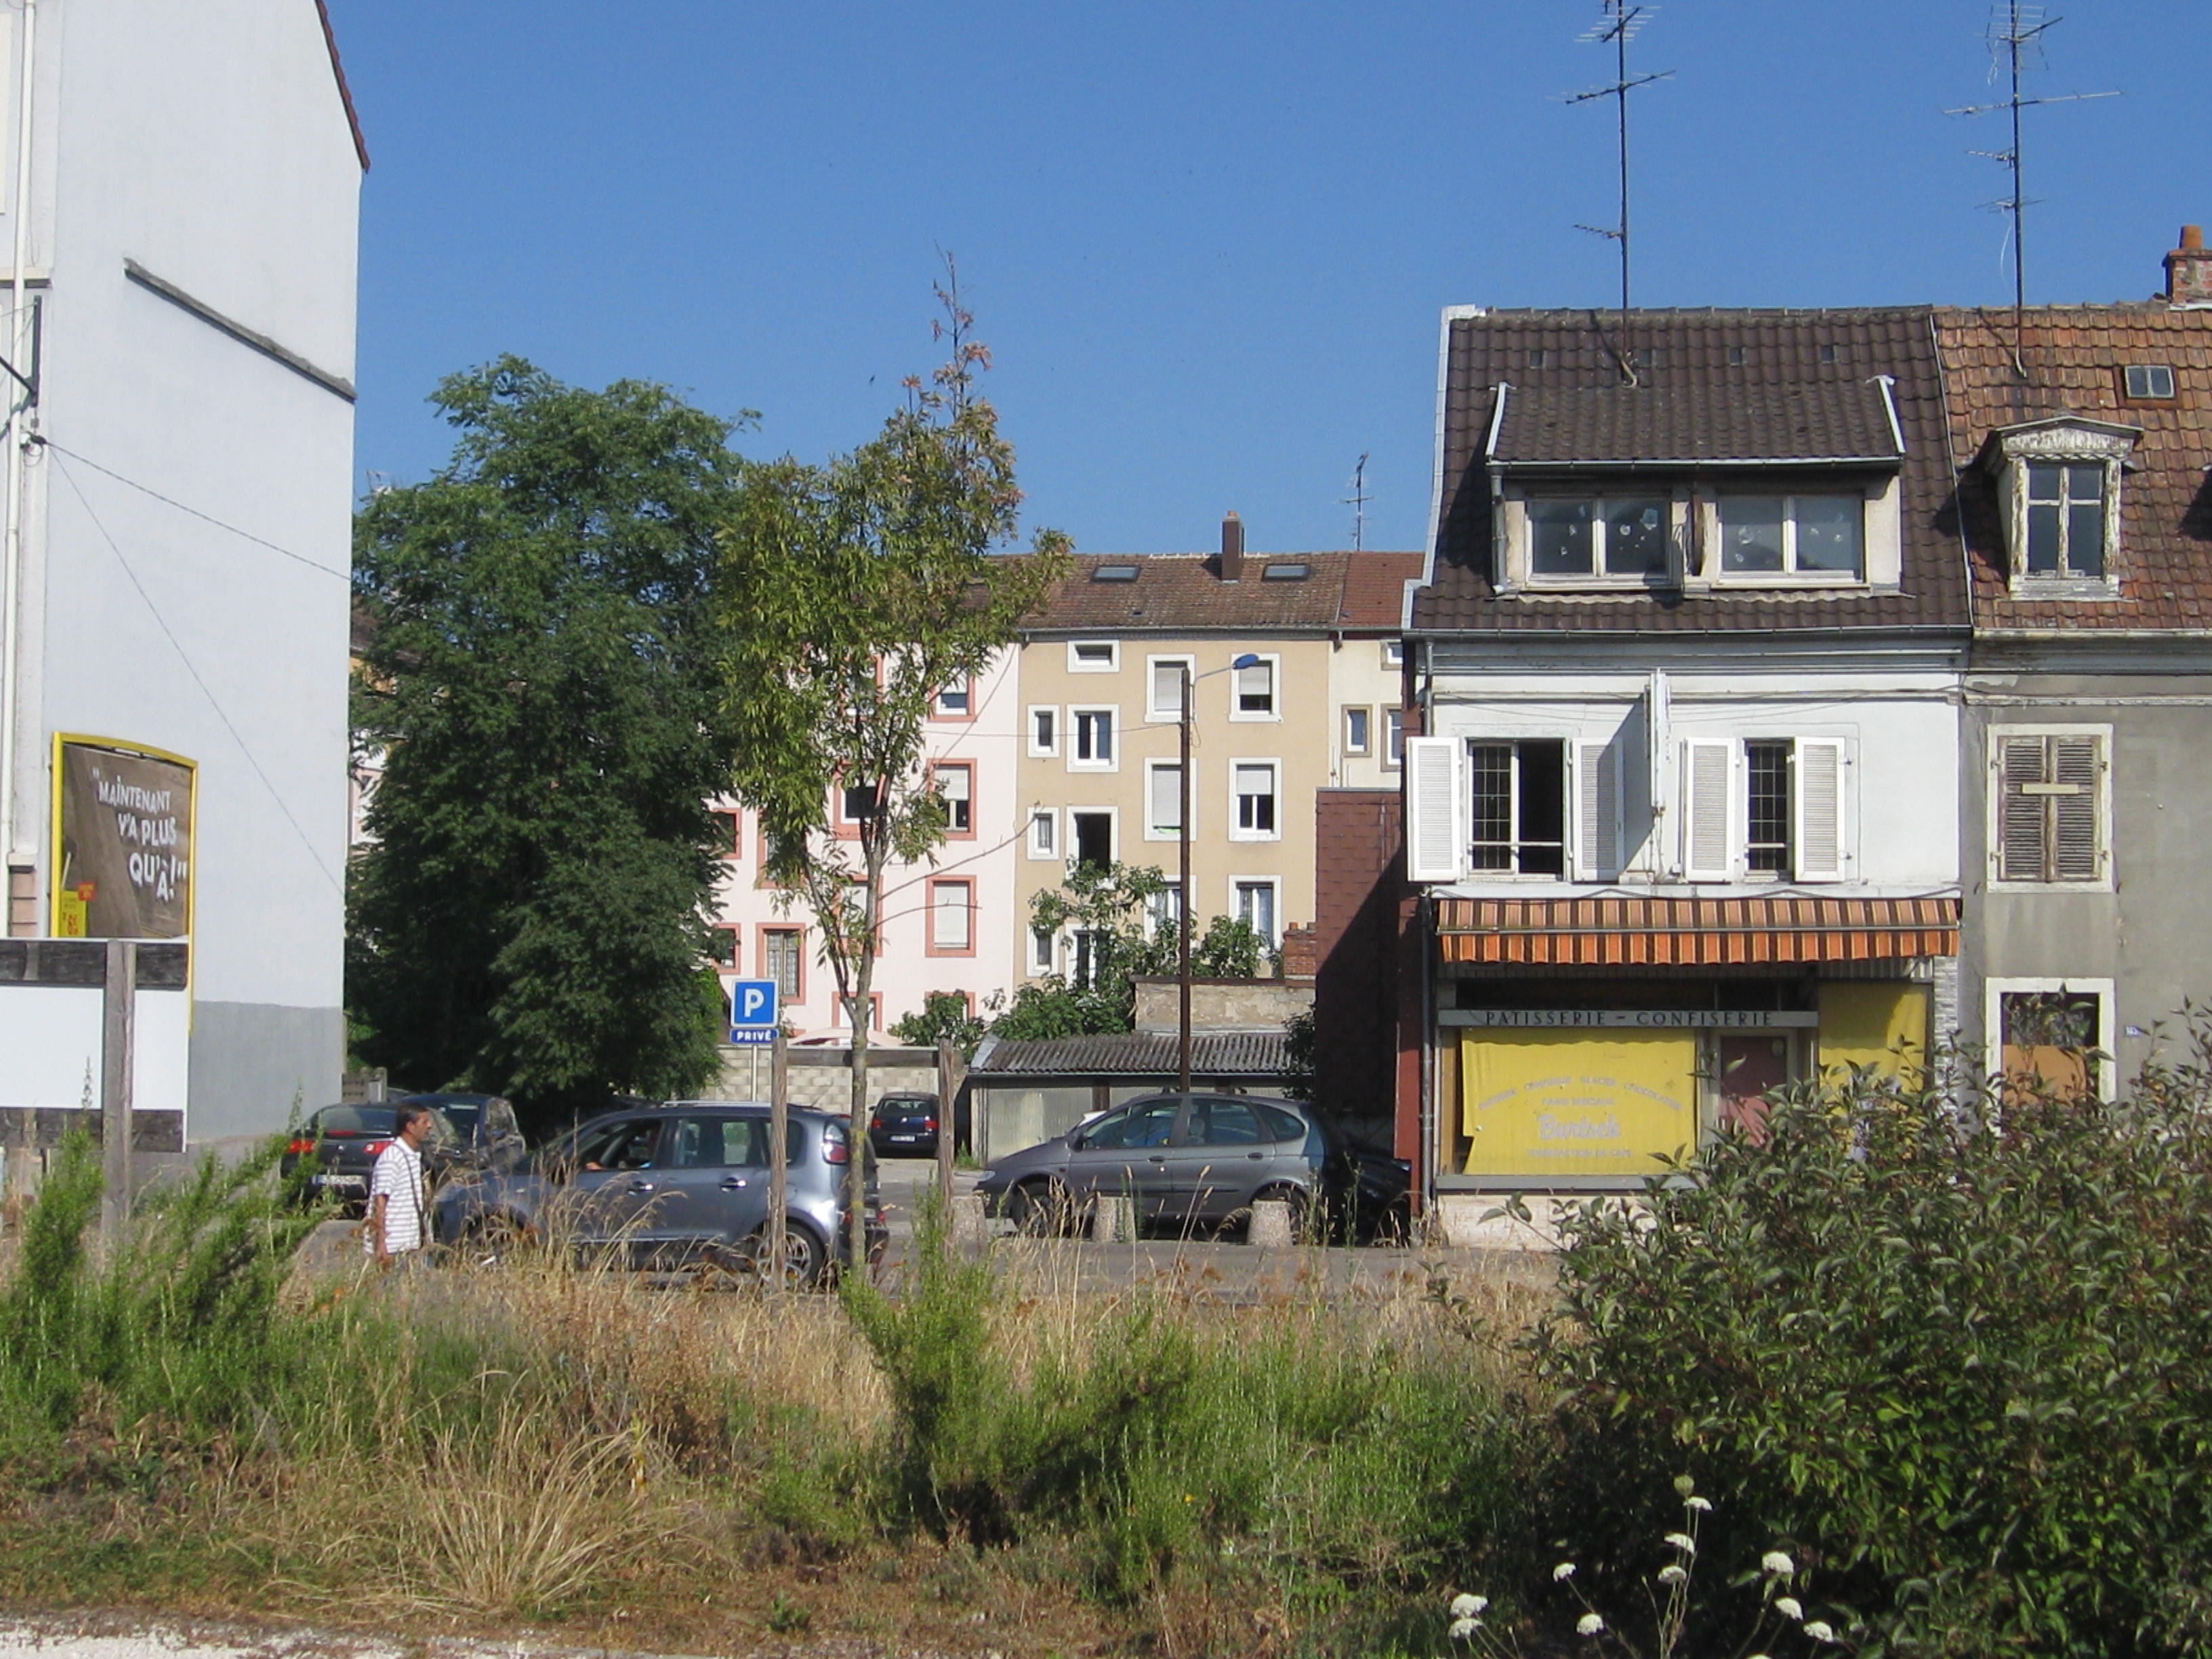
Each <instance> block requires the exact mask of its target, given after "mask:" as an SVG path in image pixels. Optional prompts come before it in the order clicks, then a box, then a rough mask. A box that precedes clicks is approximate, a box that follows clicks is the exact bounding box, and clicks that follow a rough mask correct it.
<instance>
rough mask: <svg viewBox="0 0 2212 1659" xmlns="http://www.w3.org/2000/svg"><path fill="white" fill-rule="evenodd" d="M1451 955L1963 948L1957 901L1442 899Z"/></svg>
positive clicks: (1679, 956)
mask: <svg viewBox="0 0 2212 1659" xmlns="http://www.w3.org/2000/svg"><path fill="white" fill-rule="evenodd" d="M1437 945H1438V947H1439V949H1440V950H1441V951H1442V953H1443V960H1444V961H1445V962H1447V963H1512V962H1526V963H1552V964H1555V965H1559V966H1564V967H1613V966H1630V967H1634V966H1642V965H1644V964H1650V965H1652V966H1669V967H1727V966H1732V965H1735V964H1739V963H1792V962H1808V963H1810V962H1884V961H1892V960H1896V959H1899V958H1904V957H1951V956H1956V955H1957V954H1958V953H1959V901H1958V900H1957V899H1956V898H1807V897H1804V896H1801V895H1795V894H1793V895H1790V896H1786V897H1784V896H1778V897H1774V898H1631V897H1607V898H1574V899H1492V898H1482V899H1469V898H1440V899H1438V900H1437Z"/></svg>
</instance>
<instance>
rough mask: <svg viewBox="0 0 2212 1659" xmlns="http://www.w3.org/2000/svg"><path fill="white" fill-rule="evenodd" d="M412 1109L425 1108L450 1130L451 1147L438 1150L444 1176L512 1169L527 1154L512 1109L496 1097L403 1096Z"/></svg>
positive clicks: (525, 1144) (520, 1127) (403, 1099)
mask: <svg viewBox="0 0 2212 1659" xmlns="http://www.w3.org/2000/svg"><path fill="white" fill-rule="evenodd" d="M400 1100H401V1101H402V1102H403V1103H405V1104H407V1105H411V1106H428V1108H430V1109H431V1110H433V1111H435V1112H437V1113H439V1114H440V1115H442V1116H443V1117H444V1118H445V1120H446V1121H447V1122H448V1123H450V1124H452V1125H453V1145H452V1146H445V1147H441V1149H440V1164H439V1165H438V1166H437V1167H438V1168H439V1169H440V1170H441V1173H443V1172H444V1171H445V1170H447V1169H449V1168H450V1169H464V1168H465V1169H471V1170H513V1169H518V1168H520V1166H521V1164H522V1161H523V1159H524V1158H527V1157H528V1156H529V1155H530V1146H529V1143H528V1142H526V1140H524V1139H523V1138H522V1126H521V1125H520V1123H518V1122H517V1121H515V1117H514V1108H513V1106H512V1105H510V1104H508V1103H507V1101H506V1100H505V1099H503V1098H502V1097H500V1096H498V1095H478V1094H426V1095H403V1096H401V1097H400Z"/></svg>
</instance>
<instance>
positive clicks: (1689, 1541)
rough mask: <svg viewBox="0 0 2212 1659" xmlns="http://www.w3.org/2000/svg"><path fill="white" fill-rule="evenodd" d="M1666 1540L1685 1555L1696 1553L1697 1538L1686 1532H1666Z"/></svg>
mask: <svg viewBox="0 0 2212 1659" xmlns="http://www.w3.org/2000/svg"><path fill="white" fill-rule="evenodd" d="M1667 1541H1668V1543H1670V1544H1672V1545H1673V1546H1674V1547H1675V1548H1676V1549H1678V1550H1680V1551H1681V1552H1682V1553H1683V1554H1685V1555H1695V1554H1696V1553H1698V1541H1697V1540H1696V1539H1694V1538H1692V1537H1691V1536H1690V1534H1687V1533H1686V1532H1670V1533H1668V1534H1667Z"/></svg>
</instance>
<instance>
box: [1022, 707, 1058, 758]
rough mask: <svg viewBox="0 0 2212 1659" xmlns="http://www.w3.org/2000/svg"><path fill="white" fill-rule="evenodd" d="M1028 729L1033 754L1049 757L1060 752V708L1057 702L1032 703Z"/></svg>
mask: <svg viewBox="0 0 2212 1659" xmlns="http://www.w3.org/2000/svg"><path fill="white" fill-rule="evenodd" d="M1028 730H1029V742H1030V754H1031V755H1032V756H1035V757H1039V758H1043V759H1048V758H1050V757H1053V756H1055V755H1057V754H1059V753H1060V709H1059V708H1058V706H1057V705H1056V704H1053V703H1048V702H1033V703H1031V704H1030V717H1029V721H1028Z"/></svg>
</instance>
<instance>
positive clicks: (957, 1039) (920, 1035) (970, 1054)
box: [891, 991, 998, 1060]
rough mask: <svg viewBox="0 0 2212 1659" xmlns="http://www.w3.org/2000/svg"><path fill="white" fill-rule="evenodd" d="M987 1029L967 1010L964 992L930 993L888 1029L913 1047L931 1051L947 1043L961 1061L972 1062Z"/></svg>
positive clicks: (988, 1024)
mask: <svg viewBox="0 0 2212 1659" xmlns="http://www.w3.org/2000/svg"><path fill="white" fill-rule="evenodd" d="M992 995H993V996H994V997H995V996H997V995H998V993H997V992H995V991H994V992H993V993H992ZM990 1029H991V1024H990V1022H989V1021H988V1020H987V1019H985V1018H983V1017H982V1016H981V1014H977V1013H971V1012H969V1007H968V994H967V993H966V992H965V991H932V992H930V993H929V994H927V996H925V997H923V998H922V1000H921V1007H919V1008H917V1009H915V1011H914V1012H912V1013H910V1014H908V1015H905V1016H904V1017H903V1018H901V1019H900V1020H899V1022H898V1024H896V1025H894V1026H892V1027H891V1035H892V1036H895V1037H896V1038H897V1039H898V1040H899V1041H900V1042H903V1043H906V1044H907V1045H908V1046H909V1047H910V1048H935V1047H936V1046H937V1045H938V1044H939V1042H950V1043H951V1045H952V1046H953V1047H954V1048H957V1049H958V1050H959V1051H960V1058H961V1059H963V1060H973V1059H974V1058H975V1049H976V1047H977V1045H978V1044H980V1043H981V1042H982V1041H983V1038H984V1036H985V1035H986V1034H987V1032H988V1031H989V1030H990Z"/></svg>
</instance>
